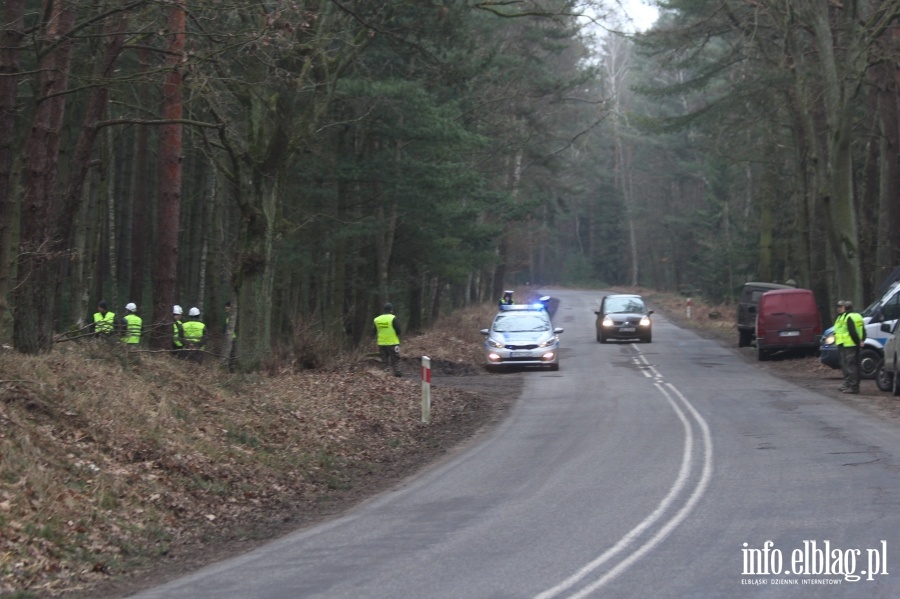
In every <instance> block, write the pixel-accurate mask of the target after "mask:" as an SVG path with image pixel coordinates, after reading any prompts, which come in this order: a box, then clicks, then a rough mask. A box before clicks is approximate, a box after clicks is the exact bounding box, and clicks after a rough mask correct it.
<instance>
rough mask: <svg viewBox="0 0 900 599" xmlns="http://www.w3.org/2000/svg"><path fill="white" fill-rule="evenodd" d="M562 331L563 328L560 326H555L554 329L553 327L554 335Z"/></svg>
mask: <svg viewBox="0 0 900 599" xmlns="http://www.w3.org/2000/svg"><path fill="white" fill-rule="evenodd" d="M564 332H565V330H564V329H563V328H562V327H556V328H555V329H553V334H554V335H561V334H562V333H564Z"/></svg>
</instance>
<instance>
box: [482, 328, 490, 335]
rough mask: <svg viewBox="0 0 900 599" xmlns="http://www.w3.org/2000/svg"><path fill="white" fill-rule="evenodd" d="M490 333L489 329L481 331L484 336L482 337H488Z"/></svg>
mask: <svg viewBox="0 0 900 599" xmlns="http://www.w3.org/2000/svg"><path fill="white" fill-rule="evenodd" d="M489 332H490V331H488V330H487V329H481V334H482V335H487V334H488V333H489Z"/></svg>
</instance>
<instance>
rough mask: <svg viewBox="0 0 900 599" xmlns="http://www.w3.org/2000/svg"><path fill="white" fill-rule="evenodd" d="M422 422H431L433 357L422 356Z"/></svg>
mask: <svg viewBox="0 0 900 599" xmlns="http://www.w3.org/2000/svg"><path fill="white" fill-rule="evenodd" d="M422 422H424V423H425V424H428V423H429V422H431V358H429V357H428V356H422Z"/></svg>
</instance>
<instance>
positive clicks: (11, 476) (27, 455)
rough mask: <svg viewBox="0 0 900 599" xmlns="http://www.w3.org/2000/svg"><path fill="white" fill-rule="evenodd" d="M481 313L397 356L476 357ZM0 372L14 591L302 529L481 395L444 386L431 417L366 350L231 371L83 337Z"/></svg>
mask: <svg viewBox="0 0 900 599" xmlns="http://www.w3.org/2000/svg"><path fill="white" fill-rule="evenodd" d="M484 310H486V311H487V313H489V314H490V313H491V311H490V309H489V308H487V307H481V308H478V309H472V310H471V311H467V312H463V313H460V314H454V316H453V317H452V318H448V319H447V320H446V322H442V323H439V324H438V325H437V326H436V327H435V330H434V331H433V332H430V333H429V334H428V335H426V336H422V337H419V338H413V339H408V340H407V339H404V346H403V349H404V355H405V356H409V358H407V359H410V360H411V359H413V358H412V356H415V355H417V354H428V355H431V356H432V357H433V358H434V359H435V360H447V361H450V362H454V363H457V364H459V365H460V367H461V368H466V367H469V366H466V364H467V361H468V360H471V359H472V358H473V357H474V358H476V359H477V360H478V361H479V362H480V354H479V353H478V352H475V353H474V354H473V349H472V346H473V345H474V346H475V347H477V343H474V344H473V339H474V340H477V341H478V342H479V343H480V335H479V333H478V328H481V327H483V326H487V323H485V322H484V321H483V320H482V319H483V315H482V314H481V313H480V311H484ZM487 322H489V316H488V321H487ZM475 364H477V362H476V363H475ZM471 367H472V368H474V367H475V366H474V365H473V366H471ZM287 370H292V369H287ZM0 372H2V373H3V375H2V379H0V596H17V597H23V598H24V597H34V596H41V597H44V596H54V595H57V594H60V593H62V592H63V591H67V590H72V589H78V588H84V587H86V586H89V585H90V584H92V583H94V582H96V581H98V580H102V579H105V578H107V577H108V576H109V575H121V574H123V573H129V572H133V571H136V570H139V569H140V568H141V567H142V566H143V565H147V564H150V563H151V560H154V559H159V558H160V557H162V556H167V557H171V558H178V557H179V556H185V555H187V554H188V553H190V552H191V551H192V550H191V549H190V548H192V547H194V548H196V547H200V546H201V545H203V544H209V543H213V542H215V541H216V540H222V539H234V538H237V537H242V536H247V537H253V536H254V535H260V536H266V535H267V534H271V533H272V532H273V531H274V530H275V529H276V528H277V525H278V523H280V522H281V521H282V520H284V519H285V518H290V519H291V521H292V522H293V523H294V524H295V525H296V524H297V523H299V522H302V521H303V519H304V517H305V514H307V513H309V514H313V513H315V512H316V510H315V509H314V508H315V507H316V506H317V505H319V504H320V503H321V502H322V501H332V500H333V499H334V498H335V497H336V496H338V495H340V494H341V493H348V492H349V493H352V490H353V489H354V487H355V486H356V485H357V484H358V483H359V482H360V481H361V480H363V479H367V480H368V479H372V478H384V479H387V480H389V479H390V476H391V475H392V473H393V472H395V471H396V472H404V471H405V470H404V466H403V465H404V464H408V463H412V462H417V461H421V460H422V459H423V458H422V456H423V455H426V454H429V453H434V452H440V451H443V450H445V449H446V447H443V444H445V443H453V442H454V441H455V440H456V439H455V438H453V437H452V435H445V434H443V433H442V432H441V431H442V430H444V429H446V428H449V429H456V428H465V427H466V426H469V425H467V424H466V423H467V422H475V421H476V420H477V414H478V412H479V410H480V409H483V406H481V405H480V404H479V402H480V400H479V398H478V397H477V396H475V395H473V394H470V393H467V392H464V391H459V390H454V389H452V388H443V387H442V388H436V389H434V390H433V392H432V405H433V408H432V412H431V424H430V425H423V424H422V423H421V406H420V403H421V385H420V383H419V381H418V379H412V378H403V379H396V378H394V377H392V376H387V375H386V374H385V373H384V372H383V371H382V370H381V369H380V367H378V365H377V364H375V363H373V362H371V361H367V360H363V361H356V362H353V363H351V364H348V365H346V366H345V367H343V368H342V369H340V370H338V369H335V370H330V371H323V370H316V371H305V372H299V373H296V372H285V373H281V374H279V375H278V376H263V375H226V374H224V373H223V372H221V371H220V370H219V369H218V368H217V366H216V365H212V364H210V365H203V366H197V365H194V364H191V363H187V362H184V361H180V360H175V359H173V358H171V357H169V356H165V355H155V354H150V353H144V354H138V355H134V354H132V355H127V354H123V353H122V352H121V346H117V345H115V344H113V345H109V344H107V343H105V342H99V341H91V342H86V343H80V344H71V345H68V346H65V347H60V348H59V349H57V350H55V351H54V352H53V353H51V354H49V355H47V356H40V357H28V356H22V355H19V354H14V353H12V352H3V353H0ZM472 426H474V425H472ZM13 594H15V595H13Z"/></svg>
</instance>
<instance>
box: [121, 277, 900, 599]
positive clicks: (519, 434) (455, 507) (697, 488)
mask: <svg viewBox="0 0 900 599" xmlns="http://www.w3.org/2000/svg"><path fill="white" fill-rule="evenodd" d="M554 295H556V296H558V297H559V298H560V300H561V303H560V308H559V311H558V313H557V314H556V318H555V322H554V324H555V325H556V326H562V327H564V328H565V333H564V334H563V336H562V340H563V342H562V346H563V349H562V354H561V355H562V361H561V369H560V371H559V372H538V371H535V372H529V373H527V374H526V375H525V379H526V381H525V385H524V389H523V392H522V395H521V397H520V399H519V400H518V402H517V403H516V405H515V407H514V408H513V409H512V411H511V413H510V415H509V417H508V418H507V419H506V420H505V421H504V422H503V423H502V424H501V425H499V426H498V427H497V428H496V429H495V430H494V431H493V432H492V433H491V434H490V435H489V436H487V437H486V438H485V439H483V440H482V441H481V442H479V443H477V444H475V445H473V446H472V447H469V448H468V449H466V450H465V451H463V452H461V453H459V454H458V455H456V456H454V457H453V458H452V459H450V460H447V461H445V462H443V463H441V464H439V465H437V466H435V467H433V468H431V469H429V470H427V471H426V472H424V473H423V474H421V475H419V476H417V477H416V478H414V479H412V480H411V481H408V482H407V483H406V484H405V485H403V486H401V487H399V488H396V489H393V490H391V491H389V492H386V493H383V494H381V495H379V496H378V497H376V498H374V499H372V500H370V501H368V502H366V503H364V504H362V505H361V506H358V507H357V508H355V509H353V510H352V511H351V512H349V513H348V514H346V515H345V516H343V517H341V518H338V519H335V520H332V521H330V522H327V523H325V524H322V525H319V526H316V527H314V528H310V529H307V530H304V531H301V532H298V533H295V534H292V535H289V536H287V537H284V538H282V539H280V540H278V541H276V542H273V543H271V544H269V545H266V546H264V547H262V548H259V549H257V550H255V551H253V552H251V553H248V554H246V555H243V556H240V557H237V558H234V559H231V560H228V561H225V562H221V563H218V564H214V565H212V566H209V567H207V568H204V569H203V570H200V571H198V572H196V573H194V574H192V575H189V576H186V577H184V578H181V579H178V580H175V581H173V582H171V583H169V584H166V585H164V586H161V587H158V588H155V589H151V590H148V591H145V592H143V593H141V594H139V595H137V597H139V598H140V599H151V598H160V599H162V598H164V599H177V598H191V599H207V598H208V599H228V598H235V599H237V598H240V599H263V598H265V599H286V598H304V599H305V598H328V599H340V598H347V599H351V598H352V599H356V598H360V597H362V598H370V597H371V598H385V599H388V598H390V599H403V598H409V599H421V598H428V599H441V598H446V599H461V598H465V599H468V598H471V599H501V598H510V599H520V598H535V599H552V598H575V597H603V598H610V597H611V598H618V597H628V598H631V597H640V598H649V597H653V598H654V599H660V598H667V597H673V598H685V597H701V598H709V597H723V598H729V599H731V598H735V597H753V598H767V597H816V598H818V597H865V598H873V597H886V598H887V597H900V561H898V560H900V476H898V473H900V469H898V466H900V430H898V427H897V425H896V424H895V423H892V422H887V421H882V420H879V419H878V418H877V417H875V416H872V415H867V414H864V413H862V412H859V411H856V410H854V409H853V408H852V407H849V406H847V405H843V404H841V403H840V402H837V401H835V400H834V399H829V398H827V397H825V396H823V395H819V394H817V393H815V392H813V391H809V390H805V389H802V388H800V387H796V386H794V385H792V384H791V383H788V382H785V381H783V380H781V379H777V378H774V377H772V376H770V375H768V374H766V372H765V371H763V370H761V369H759V368H758V367H757V366H755V365H753V364H748V363H747V361H746V360H744V359H742V358H741V357H740V356H738V355H737V354H736V353H735V351H734V350H730V349H728V348H723V347H722V346H720V345H719V344H718V343H717V342H715V341H710V340H705V339H702V338H700V337H698V336H697V335H695V334H694V333H692V332H691V331H688V330H682V329H679V328H678V327H676V326H674V325H673V324H672V323H670V322H668V321H666V320H665V319H664V318H662V317H661V316H656V317H655V320H654V325H653V326H654V331H653V343H651V344H640V343H629V342H621V343H615V342H614V343H609V344H600V343H597V341H596V339H595V334H594V314H593V308H594V307H595V306H596V303H597V299H598V298H599V294H598V293H597V292H590V293H589V292H576V291H571V292H561V291H554ZM651 307H652V306H651ZM498 376H503V375H498Z"/></svg>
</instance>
